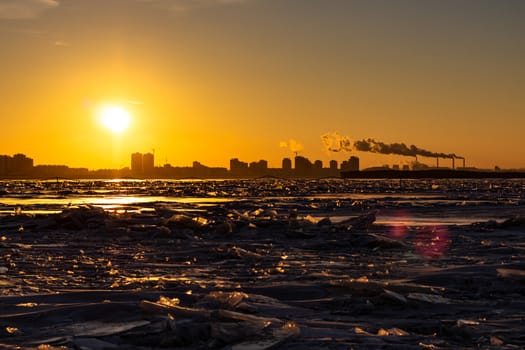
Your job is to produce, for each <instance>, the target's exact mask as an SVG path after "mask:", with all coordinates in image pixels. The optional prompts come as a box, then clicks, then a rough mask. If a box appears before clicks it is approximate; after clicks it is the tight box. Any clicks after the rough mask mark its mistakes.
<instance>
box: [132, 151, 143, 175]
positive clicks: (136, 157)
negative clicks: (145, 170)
mask: <svg viewBox="0 0 525 350" xmlns="http://www.w3.org/2000/svg"><path fill="white" fill-rule="evenodd" d="M131 171H132V172H133V173H135V174H140V173H142V153H138V152H137V153H133V154H132V155H131Z"/></svg>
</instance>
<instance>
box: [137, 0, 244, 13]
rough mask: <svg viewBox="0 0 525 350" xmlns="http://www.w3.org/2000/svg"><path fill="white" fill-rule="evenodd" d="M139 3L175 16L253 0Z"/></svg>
mask: <svg viewBox="0 0 525 350" xmlns="http://www.w3.org/2000/svg"><path fill="white" fill-rule="evenodd" d="M136 1H137V2H141V3H150V4H152V5H155V6H157V7H159V8H163V9H165V10H168V11H170V12H172V13H175V14H184V13H187V12H190V11H192V10H196V9H200V8H206V7H211V6H220V5H234V4H242V3H247V2H251V1H254V0H136Z"/></svg>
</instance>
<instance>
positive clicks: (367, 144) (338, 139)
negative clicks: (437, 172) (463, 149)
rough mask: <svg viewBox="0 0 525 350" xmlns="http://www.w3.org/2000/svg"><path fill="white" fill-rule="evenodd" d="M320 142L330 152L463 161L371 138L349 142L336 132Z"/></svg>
mask: <svg viewBox="0 0 525 350" xmlns="http://www.w3.org/2000/svg"><path fill="white" fill-rule="evenodd" d="M321 140H323V144H324V145H325V147H326V149H327V150H328V151H330V152H341V151H346V152H351V151H353V150H355V151H361V152H372V153H380V154H396V155H401V156H410V157H417V156H422V157H433V158H447V159H465V158H464V157H461V156H458V155H456V154H454V153H438V152H431V151H427V150H425V149H422V148H419V147H417V146H414V145H410V146H407V145H406V144H404V143H390V144H388V143H384V142H381V141H376V140H374V139H372V138H368V139H363V140H358V141H351V140H350V139H349V138H348V137H347V136H341V135H339V134H338V133H337V132H332V133H327V134H324V135H321Z"/></svg>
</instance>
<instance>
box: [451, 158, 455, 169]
mask: <svg viewBox="0 0 525 350" xmlns="http://www.w3.org/2000/svg"><path fill="white" fill-rule="evenodd" d="M455 163H456V158H454V157H452V169H456V164H455Z"/></svg>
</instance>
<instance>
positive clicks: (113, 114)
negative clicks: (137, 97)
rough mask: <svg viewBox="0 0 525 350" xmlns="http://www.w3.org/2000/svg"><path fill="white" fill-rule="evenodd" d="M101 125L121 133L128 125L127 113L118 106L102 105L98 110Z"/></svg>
mask: <svg viewBox="0 0 525 350" xmlns="http://www.w3.org/2000/svg"><path fill="white" fill-rule="evenodd" d="M100 120H101V122H102V125H104V126H105V127H106V128H108V129H109V130H111V131H112V132H114V133H121V132H122V131H124V130H126V128H127V127H128V125H129V113H128V112H127V111H126V110H124V109H123V108H120V107H115V106H111V107H104V108H102V110H101V112H100Z"/></svg>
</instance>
